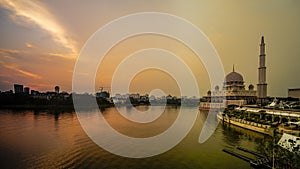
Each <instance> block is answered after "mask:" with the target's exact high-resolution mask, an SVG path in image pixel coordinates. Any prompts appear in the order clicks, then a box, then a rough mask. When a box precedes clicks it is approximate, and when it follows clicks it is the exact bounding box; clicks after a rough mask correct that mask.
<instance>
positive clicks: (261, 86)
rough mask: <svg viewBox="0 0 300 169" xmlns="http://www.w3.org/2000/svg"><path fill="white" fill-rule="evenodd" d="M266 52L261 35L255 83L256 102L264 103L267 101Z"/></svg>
mask: <svg viewBox="0 0 300 169" xmlns="http://www.w3.org/2000/svg"><path fill="white" fill-rule="evenodd" d="M266 69H267V68H266V53H265V41H264V37H263V36H262V37H261V43H260V55H259V67H258V84H257V103H259V104H265V103H266V101H267V82H266Z"/></svg>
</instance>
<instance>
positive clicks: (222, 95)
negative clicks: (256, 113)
mask: <svg viewBox="0 0 300 169" xmlns="http://www.w3.org/2000/svg"><path fill="white" fill-rule="evenodd" d="M203 98H204V100H205V102H201V103H200V108H201V109H209V108H222V107H224V106H225V107H229V106H242V105H245V104H254V103H255V102H256V91H255V90H254V86H253V85H252V84H250V85H249V86H248V90H246V89H245V84H244V78H243V76H242V75H241V74H240V73H238V72H236V71H235V70H234V67H233V70H232V72H230V73H229V74H227V75H226V77H225V79H224V83H223V87H222V89H220V87H219V86H215V89H214V90H213V91H208V92H207V95H206V96H204V97H203Z"/></svg>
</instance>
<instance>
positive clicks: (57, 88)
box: [54, 86, 59, 94]
mask: <svg viewBox="0 0 300 169" xmlns="http://www.w3.org/2000/svg"><path fill="white" fill-rule="evenodd" d="M54 91H55V93H57V94H58V93H59V86H55V87H54Z"/></svg>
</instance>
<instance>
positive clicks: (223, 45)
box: [0, 0, 300, 96]
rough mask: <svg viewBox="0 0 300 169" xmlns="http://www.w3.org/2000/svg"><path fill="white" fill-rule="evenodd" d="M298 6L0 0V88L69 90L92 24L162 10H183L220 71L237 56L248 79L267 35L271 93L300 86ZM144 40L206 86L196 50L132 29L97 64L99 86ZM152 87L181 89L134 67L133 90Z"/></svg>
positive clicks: (274, 0)
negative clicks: (181, 62) (208, 43)
mask: <svg viewBox="0 0 300 169" xmlns="http://www.w3.org/2000/svg"><path fill="white" fill-rule="evenodd" d="M299 9H300V2H299V1H297V0H286V1H281V0H265V1H260V0H253V1H246V0H242V1H237V0H228V1H221V0H217V1H196V0H195V1H180V0H166V1H159V0H157V1H155V0H154V1H128V0H123V1H121V0H119V1H117V0H112V1H95V2H89V3H86V2H84V1H79V0H74V1H46V0H41V1H35V0H34V1H19V0H14V1H9V0H0V22H1V26H0V34H1V39H0V90H1V91H6V90H10V89H12V87H13V84H14V83H20V84H24V85H25V86H29V87H31V89H37V90H40V91H48V90H53V89H54V86H56V85H59V86H60V87H61V89H62V90H64V91H71V86H72V74H73V69H74V64H75V62H76V58H77V56H78V54H79V52H80V49H81V48H82V47H83V45H84V43H85V42H86V40H87V39H88V38H89V37H90V36H91V35H92V34H93V33H94V32H95V31H96V30H98V29H99V28H101V27H102V26H103V25H105V24H107V23H109V22H110V21H112V20H114V19H117V18H119V17H122V16H124V15H128V14H132V13H136V12H164V13H170V14H173V15H177V16H179V17H182V18H185V19H187V20H189V21H190V22H191V23H193V24H194V25H196V26H197V27H198V28H199V29H201V30H203V32H204V33H205V34H206V35H207V36H208V38H209V39H210V40H211V42H212V43H213V44H214V46H215V48H216V49H217V51H218V53H219V55H220V57H221V60H222V63H223V65H224V69H225V72H226V73H228V72H230V71H231V70H232V64H235V65H236V71H237V72H239V73H241V74H243V76H244V80H245V81H246V85H249V84H251V83H252V84H254V85H255V84H256V83H257V67H258V55H259V42H260V37H261V36H262V35H264V36H265V42H266V53H267V82H268V84H269V86H268V90H269V92H268V93H269V95H271V96H274V95H275V96H286V95H287V89H288V88H295V87H300V79H299V78H298V77H297V76H296V75H297V74H298V72H300V66H299V63H300V57H299V54H300V48H299V47H298V46H299V44H300V34H299V30H300V21H299V16H300V10H299ZM99 45H101V44H99ZM149 47H151V48H153V47H157V48H163V49H166V50H170V51H172V52H174V53H176V54H177V55H178V56H180V57H181V58H182V59H183V60H184V61H185V62H186V63H187V64H188V65H189V67H190V68H191V69H192V71H193V73H194V75H195V76H196V77H197V82H198V85H199V89H200V94H201V95H203V94H205V93H206V91H207V90H209V85H210V84H209V82H208V76H207V73H206V70H205V69H204V67H203V65H202V63H201V62H200V61H199V60H197V59H196V56H194V54H193V53H192V52H191V51H190V50H189V49H187V48H186V47H185V46H184V45H183V44H181V43H180V42H178V41H175V40H174V39H171V38H167V37H162V36H154V35H151V36H150V35H144V36H138V37H131V38H129V39H127V40H125V41H123V42H121V43H120V44H118V45H116V46H115V47H114V48H113V49H112V50H111V51H110V52H109V53H108V54H107V56H106V58H105V61H104V62H103V63H102V65H101V66H100V69H99V70H98V74H97V81H96V82H95V83H96V87H97V88H98V87H100V86H109V85H110V81H111V75H112V73H113V72H114V70H115V68H116V66H117V65H118V63H120V62H121V59H122V58H125V57H126V56H128V55H129V54H130V53H132V52H134V51H136V50H138V49H143V48H149ZM158 82H159V83H158ZM220 85H221V84H220ZM154 87H160V88H162V89H164V90H166V91H165V92H166V93H170V94H176V95H177V94H178V88H177V85H176V84H175V82H174V81H172V78H171V77H168V76H167V75H166V74H164V73H162V72H158V71H153V70H152V71H151V70H149V71H145V72H142V73H140V74H138V76H137V77H136V78H135V79H134V80H133V81H132V84H131V87H130V90H131V91H132V92H140V93H144V92H148V91H149V90H151V89H152V88H154Z"/></svg>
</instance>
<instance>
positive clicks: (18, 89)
mask: <svg viewBox="0 0 300 169" xmlns="http://www.w3.org/2000/svg"><path fill="white" fill-rule="evenodd" d="M14 89H15V93H16V94H17V93H23V85H20V84H14Z"/></svg>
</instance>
